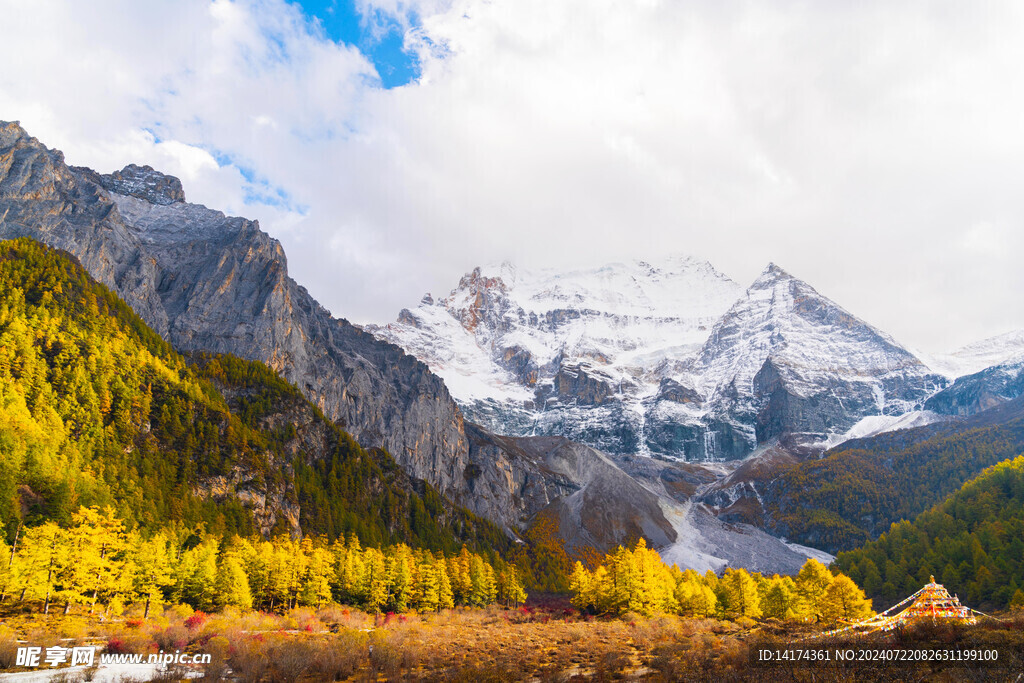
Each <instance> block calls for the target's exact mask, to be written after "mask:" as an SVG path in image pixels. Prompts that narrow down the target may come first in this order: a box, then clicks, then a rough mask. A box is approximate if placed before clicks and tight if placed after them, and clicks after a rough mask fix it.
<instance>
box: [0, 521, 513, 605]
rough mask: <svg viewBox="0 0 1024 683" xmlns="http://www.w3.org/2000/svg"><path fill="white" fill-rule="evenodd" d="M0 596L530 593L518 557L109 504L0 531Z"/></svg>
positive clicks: (104, 601)
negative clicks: (141, 519)
mask: <svg viewBox="0 0 1024 683" xmlns="http://www.w3.org/2000/svg"><path fill="white" fill-rule="evenodd" d="M0 557H3V560H4V561H3V562H2V563H0V600H7V601H18V602H21V603H39V604H41V610H42V611H43V612H44V613H48V612H49V611H50V610H51V608H52V607H53V606H54V605H59V606H61V608H62V609H63V610H64V612H65V613H68V612H70V611H71V610H72V609H76V608H77V609H80V610H83V611H88V612H89V613H90V614H91V613H95V612H97V611H102V612H103V613H107V614H120V613H121V612H123V611H124V609H125V608H126V607H127V606H129V605H132V604H144V605H145V614H146V615H147V616H148V614H149V612H150V610H151V609H152V608H153V607H154V606H155V605H160V604H163V603H171V604H179V603H181V604H188V605H190V606H192V607H193V608H194V609H199V610H205V611H211V610H217V609H221V608H224V607H227V606H234V607H238V608H241V609H261V610H279V611H281V610H287V609H290V608H292V607H296V606H300V605H302V606H312V607H317V608H319V607H322V606H324V605H326V604H330V603H339V604H346V605H353V606H357V607H360V608H362V609H365V610H367V611H370V612H381V611H392V612H405V611H408V610H415V611H435V610H439V609H445V608H451V607H454V606H456V605H475V606H484V605H488V604H491V603H495V602H501V603H503V604H506V605H517V604H519V603H522V602H524V601H525V600H526V593H525V591H524V590H523V587H522V585H521V583H520V580H519V576H518V573H517V571H516V568H515V567H514V566H513V565H510V564H506V563H505V562H503V561H502V560H501V559H500V558H499V559H496V560H495V562H493V563H492V562H489V561H488V560H486V559H485V558H484V557H483V556H481V555H479V554H477V553H473V552H470V551H469V550H468V549H467V548H466V547H465V546H463V547H462V549H461V551H460V552H458V553H452V554H444V553H441V552H431V551H429V550H423V549H419V550H414V549H412V548H410V547H409V546H407V545H405V544H404V543H397V544H393V545H389V546H385V547H382V548H372V547H363V546H362V545H361V544H360V542H359V539H358V537H357V536H355V535H354V534H352V535H350V536H349V537H348V538H347V539H338V540H335V541H333V542H331V541H328V540H327V539H326V538H324V537H319V538H312V537H306V538H304V539H302V540H301V541H300V540H295V539H292V538H290V537H288V536H278V537H275V538H273V539H270V540H266V539H263V538H261V537H242V536H234V535H233V536H229V537H219V536H215V535H210V534H201V533H198V534H197V533H196V532H195V531H189V530H186V529H182V528H180V527H176V528H168V529H165V530H161V531H159V532H157V533H153V534H149V535H144V534H140V533H139V532H137V531H129V530H127V529H126V528H125V525H124V522H123V521H122V520H120V519H118V518H117V516H116V515H115V514H114V511H113V510H112V509H111V508H105V509H99V508H96V507H90V508H86V507H83V508H80V509H79V510H78V511H77V512H75V513H74V514H73V515H72V522H71V525H70V526H68V527H62V526H60V525H58V524H56V523H55V522H52V521H51V522H45V523H43V524H40V525H38V526H33V527H29V528H26V529H22V530H19V532H18V534H17V535H16V538H15V543H14V544H13V545H11V546H8V545H7V544H6V543H5V542H4V541H2V540H0Z"/></svg>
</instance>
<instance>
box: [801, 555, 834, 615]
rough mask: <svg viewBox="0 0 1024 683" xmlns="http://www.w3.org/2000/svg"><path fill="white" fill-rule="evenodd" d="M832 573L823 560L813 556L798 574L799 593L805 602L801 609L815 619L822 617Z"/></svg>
mask: <svg viewBox="0 0 1024 683" xmlns="http://www.w3.org/2000/svg"><path fill="white" fill-rule="evenodd" d="M832 580H833V577H832V574H831V573H829V571H828V569H827V568H826V567H825V565H823V564H822V563H821V562H818V561H817V560H815V559H813V558H811V559H808V560H807V561H806V562H805V563H804V566H803V567H801V568H800V572H799V573H798V574H797V578H796V587H797V594H798V595H799V596H800V600H801V602H802V603H803V605H802V606H801V611H803V612H805V613H806V614H808V615H809V616H810V617H811V618H813V619H814V620H815V621H821V619H822V607H823V602H822V601H823V600H824V597H825V591H826V590H828V587H829V586H830V585H832Z"/></svg>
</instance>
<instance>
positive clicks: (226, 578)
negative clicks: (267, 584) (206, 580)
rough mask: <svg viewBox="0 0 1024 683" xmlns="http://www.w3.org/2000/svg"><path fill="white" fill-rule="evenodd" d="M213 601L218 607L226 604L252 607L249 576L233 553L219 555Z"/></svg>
mask: <svg viewBox="0 0 1024 683" xmlns="http://www.w3.org/2000/svg"><path fill="white" fill-rule="evenodd" d="M213 603H214V604H215V605H216V606H217V607H218V608H224V607H227V606H232V607H238V608H239V609H250V608H252V593H251V592H250V590H249V577H248V576H246V574H245V570H243V569H242V563H241V562H240V561H239V559H238V557H237V556H235V555H233V554H227V555H224V556H222V557H221V559H220V562H219V563H218V564H217V576H216V579H215V581H214V588H213Z"/></svg>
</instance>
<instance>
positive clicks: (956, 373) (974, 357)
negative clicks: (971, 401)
mask: <svg viewBox="0 0 1024 683" xmlns="http://www.w3.org/2000/svg"><path fill="white" fill-rule="evenodd" d="M925 360H926V362H927V363H928V365H929V366H930V367H931V368H932V369H934V370H935V371H936V372H940V373H942V374H944V375H946V376H947V377H949V378H951V379H953V378H957V377H963V376H965V375H973V374H974V373H976V372H981V371H982V370H984V369H985V368H990V367H993V366H996V365H1005V364H1007V363H1013V362H1020V361H1024V330H1014V331H1013V332H1007V333H1006V334H1000V335H998V336H995V337H989V338H988V339H983V340H981V341H978V342H974V343H973V344H968V345H967V346H964V347H963V348H960V349H958V350H956V351H954V352H953V353H950V354H946V355H942V356H935V357H933V358H926V359H925Z"/></svg>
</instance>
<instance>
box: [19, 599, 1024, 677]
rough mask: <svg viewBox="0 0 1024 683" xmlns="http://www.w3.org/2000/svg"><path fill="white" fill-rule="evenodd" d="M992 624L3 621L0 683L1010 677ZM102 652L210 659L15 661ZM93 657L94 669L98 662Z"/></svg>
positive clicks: (533, 615) (552, 611) (315, 617)
mask: <svg viewBox="0 0 1024 683" xmlns="http://www.w3.org/2000/svg"><path fill="white" fill-rule="evenodd" d="M992 624H993V625H992V626H985V627H974V628H969V629H968V628H955V627H941V626H940V627H936V626H932V625H930V624H927V625H924V626H922V627H919V628H918V629H916V630H915V631H914V632H911V633H902V634H897V635H895V636H892V635H890V636H887V637H886V638H884V639H883V638H877V637H876V638H875V639H873V640H868V639H860V640H857V641H845V642H844V643H838V642H837V641H834V640H829V641H823V640H821V639H813V638H810V637H811V636H814V635H815V634H816V633H818V632H819V629H817V628H816V627H815V626H813V625H809V624H783V623H780V622H777V621H774V620H766V621H762V622H755V621H753V620H749V619H741V620H739V621H738V622H730V621H719V620H714V619H701V620H698V619H684V618H680V617H675V616H664V617H655V618H644V617H640V616H637V615H630V614H627V615H625V616H624V617H622V618H618V619H604V618H595V617H591V616H587V615H581V614H579V613H578V612H576V611H574V610H572V609H571V608H569V607H568V604H567V603H564V602H562V601H559V600H552V601H547V602H546V603H545V604H542V605H538V606H534V607H523V608H519V609H502V608H499V607H490V608H486V609H458V610H446V611H443V612H440V613H430V614H419V615H416V614H408V615H395V614H385V615H380V614H378V615H368V614H364V613H362V612H359V611H355V610H349V609H346V608H343V607H337V606H333V607H329V608H325V609H321V610H319V611H314V610H311V609H295V610H292V611H291V612H289V613H287V614H285V615H270V614H263V613H259V612H248V613H239V612H235V611H228V612H225V613H223V614H216V615H209V616H207V615H203V614H202V613H191V612H190V610H189V609H188V608H180V607H175V608H171V609H168V610H166V611H164V612H163V613H162V614H160V615H159V616H155V617H150V618H149V619H146V620H143V619H140V618H137V617H136V618H127V619H122V618H119V619H113V618H111V619H107V620H104V619H102V618H100V617H88V616H87V615H70V616H63V615H60V614H54V615H50V616H48V617H44V616H42V615H38V614H34V613H32V614H29V613H8V614H6V615H5V617H4V618H3V622H2V626H0V670H4V671H5V673H0V680H11V681H58V680H60V681H76V680H92V681H130V680H138V681H142V680H162V681H173V680H186V679H196V678H203V679H205V680H228V681H240V682H242V681H245V682H252V683H256V682H259V681H268V682H269V681H273V682H285V681H295V682H299V681H303V682H305V681H310V682H311V681H385V680H386V681H400V680H402V681H404V680H416V681H420V680H423V681H466V682H470V681H473V682H475V681H612V680H644V681H677V680H683V681H690V680H694V681H716V683H717V682H719V681H761V680H772V681H846V680H886V681H888V680H893V681H895V680H907V679H908V677H910V678H913V679H914V680H928V681H947V680H965V679H969V680H972V681H980V680H993V681H996V680H999V681H1002V680H1011V681H1012V680H1014V678H1015V677H1017V676H1018V675H1019V674H1020V672H1021V671H1024V659H1022V654H1024V615H1020V614H1017V615H1016V616H1015V617H1010V618H1007V619H1006V620H1004V621H1003V622H1001V623H996V622H992ZM929 644H930V645H931V646H934V645H935V644H940V645H941V646H943V647H948V648H963V649H966V648H974V647H986V648H997V649H998V650H999V656H1000V657H1001V660H1002V661H1001V662H1000V663H999V665H997V666H993V665H972V666H969V667H965V666H963V665H954V664H946V663H941V664H919V665H915V668H901V667H899V666H897V665H895V664H876V665H872V666H864V665H855V664H842V665H840V664H837V663H834V662H833V663H830V664H827V665H826V664H806V663H804V664H790V663H786V664H781V665H779V664H776V665H768V666H766V665H763V664H755V663H752V660H751V652H757V651H759V650H765V649H768V650H772V651H778V650H780V649H786V648H790V649H793V648H807V647H811V646H819V647H820V646H822V645H826V646H835V647H843V648H849V647H854V648H858V647H868V646H870V647H875V648H883V649H884V648H893V647H900V648H920V647H927V646H929ZM26 645H32V646H37V647H41V648H42V657H43V658H45V657H46V654H47V648H52V647H54V646H58V647H64V648H68V649H70V648H72V647H76V646H77V647H83V646H84V647H89V646H97V653H101V652H103V653H106V654H108V655H109V654H120V655H126V656H129V657H130V656H131V655H133V654H138V655H141V656H142V659H143V660H145V658H146V657H148V655H149V654H151V653H154V654H155V653H160V652H163V653H174V652H182V653H187V654H189V655H194V654H208V655H210V657H209V660H210V661H209V663H208V664H205V665H201V666H173V665H172V666H168V667H160V666H153V665H146V664H126V663H123V662H122V663H121V664H118V665H109V664H104V665H101V666H99V667H98V668H97V667H95V666H94V667H91V668H86V667H76V668H74V669H68V668H66V667H63V666H62V667H61V668H57V669H50V668H49V667H48V665H47V664H46V663H45V662H41V666H38V667H32V668H27V667H25V666H18V665H17V661H16V655H17V648H18V647H19V646H21V647H25V646H26ZM99 657H100V655H99V654H97V657H96V660H95V664H99Z"/></svg>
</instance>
